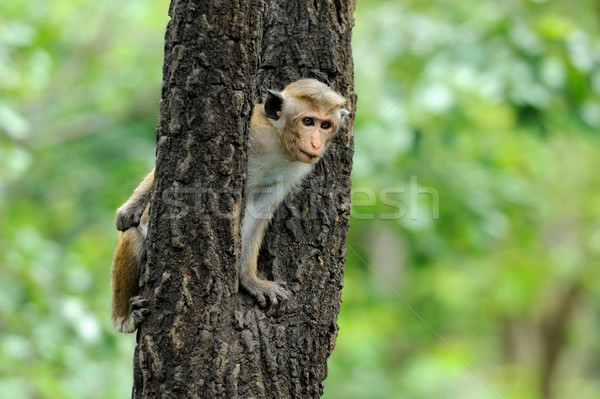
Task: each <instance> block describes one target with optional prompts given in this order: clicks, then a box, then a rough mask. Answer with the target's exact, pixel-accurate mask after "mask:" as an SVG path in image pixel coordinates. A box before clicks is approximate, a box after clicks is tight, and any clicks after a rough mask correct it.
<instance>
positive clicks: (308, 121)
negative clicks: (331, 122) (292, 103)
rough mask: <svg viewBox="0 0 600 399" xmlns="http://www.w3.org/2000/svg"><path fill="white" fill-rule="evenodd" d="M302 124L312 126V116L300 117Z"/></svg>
mask: <svg viewBox="0 0 600 399" xmlns="http://www.w3.org/2000/svg"><path fill="white" fill-rule="evenodd" d="M302 124H303V125H304V126H312V125H314V124H315V122H314V121H313V118H302Z"/></svg>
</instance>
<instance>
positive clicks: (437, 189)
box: [0, 0, 600, 399]
mask: <svg viewBox="0 0 600 399" xmlns="http://www.w3.org/2000/svg"><path fill="white" fill-rule="evenodd" d="M167 8H168V2H167V1H161V2H147V1H141V0H128V1H126V2H116V1H114V0H100V1H97V2H93V4H90V2H88V1H83V0H53V1H52V2H49V1H41V0H37V1H29V2H23V1H16V0H4V1H2V2H1V3H0V397H2V398H63V399H65V398H66V399H69V398H91V399H101V398H106V399H108V398H124V397H129V396H130V394H131V391H130V389H131V378H132V377H131V365H132V354H133V345H134V338H133V336H130V335H116V334H114V333H113V332H112V327H111V324H110V317H109V312H110V300H109V298H110V292H109V267H110V262H111V259H112V252H113V250H114V245H115V237H116V231H115V228H114V225H113V219H114V210H115V209H116V207H117V206H119V205H120V204H121V203H122V202H123V201H124V200H125V199H126V198H127V196H128V195H129V194H130V193H131V191H132V190H133V188H134V187H135V186H136V184H137V183H138V182H139V181H140V179H141V177H142V176H143V175H144V174H145V173H146V172H147V171H148V170H149V168H150V167H151V166H152V165H153V158H154V148H155V144H154V127H155V124H156V118H157V113H158V100H159V97H160V82H161V67H162V50H163V49H162V46H163V36H164V29H165V25H166V22H167V20H168V16H167ZM355 19H356V26H355V29H354V37H353V47H354V49H353V51H354V58H355V59H354V62H355V68H356V92H357V94H358V98H359V102H358V109H357V113H356V125H355V143H356V155H355V165H354V172H353V184H354V191H353V203H354V205H353V216H352V218H351V229H350V232H349V236H348V242H347V245H348V262H347V265H346V279H345V283H346V284H345V288H344V291H343V300H344V302H343V306H342V312H341V314H340V317H339V324H340V327H341V329H340V333H339V337H338V341H337V347H336V349H335V351H334V352H333V355H332V356H331V358H330V360H329V377H328V379H327V380H326V381H325V384H324V385H325V396H324V397H325V398H327V399H341V398H344V399H346V398H348V399H352V398H407V399H430V398H436V399H443V398H461V399H462V398H467V399H469V398H473V399H475V398H477V399H481V398H483V399H486V398H506V399H508V398H511V399H550V398H552V399H554V398H557V399H558V398H561V399H562V398H578V399H587V398H590V399H591V398H598V397H600V338H599V333H598V332H599V331H600V284H599V283H598V281H599V280H600V269H599V267H598V266H599V265H598V263H599V262H598V259H599V255H600V224H599V221H600V146H599V144H600V143H599V139H600V137H599V135H600V133H599V127H600V68H599V64H600V2H598V1H597V0H594V1H590V0H579V1H577V2H573V1H569V0H555V1H543V0H537V1H516V0H504V1H480V2H465V1H459V0H430V1H420V0H396V1H380V0H358V6H357V10H356V13H355Z"/></svg>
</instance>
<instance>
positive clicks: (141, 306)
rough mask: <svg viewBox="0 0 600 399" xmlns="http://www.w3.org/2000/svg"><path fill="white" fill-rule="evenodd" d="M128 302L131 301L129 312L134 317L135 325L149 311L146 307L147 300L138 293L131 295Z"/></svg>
mask: <svg viewBox="0 0 600 399" xmlns="http://www.w3.org/2000/svg"><path fill="white" fill-rule="evenodd" d="M129 302H130V303H131V314H132V316H133V319H134V323H135V325H136V326H137V325H139V324H140V323H141V322H142V321H144V319H145V318H146V315H147V314H148V313H150V309H148V308H147V307H146V305H148V300H147V299H146V298H144V297H142V296H140V295H138V296H134V297H132V298H131V299H130V300H129Z"/></svg>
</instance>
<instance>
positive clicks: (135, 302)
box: [129, 295, 148, 308]
mask: <svg viewBox="0 0 600 399" xmlns="http://www.w3.org/2000/svg"><path fill="white" fill-rule="evenodd" d="M129 302H130V303H131V306H132V307H133V308H142V307H145V306H146V305H147V304H148V300H147V299H146V298H144V297H143V296H141V295H138V296H134V297H131V299H129Z"/></svg>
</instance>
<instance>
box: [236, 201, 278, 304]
mask: <svg viewBox="0 0 600 399" xmlns="http://www.w3.org/2000/svg"><path fill="white" fill-rule="evenodd" d="M261 197H262V198H261ZM273 197H277V196H274V195H273V194H272V193H271V194H270V195H266V196H260V195H256V196H251V198H249V199H248V204H247V205H246V212H245V215H244V221H243V223H242V256H241V259H240V270H239V280H240V285H241V286H242V287H243V288H244V289H245V290H246V291H248V292H249V293H250V294H251V295H252V296H254V297H255V298H256V299H257V300H258V303H259V305H260V307H262V308H264V307H265V306H266V304H267V302H266V298H268V299H269V301H270V302H271V307H278V305H279V302H281V305H280V306H279V310H283V308H285V303H286V302H287V300H288V299H289V293H288V292H287V290H286V289H285V288H284V287H283V286H282V285H281V284H279V283H276V282H274V281H268V280H262V279H260V278H258V276H257V274H256V262H257V260H258V252H259V250H260V245H261V243H262V240H263V237H264V235H265V231H266V230H267V227H268V225H269V221H270V219H271V216H272V214H273V208H274V207H276V206H277V205H278V204H279V202H280V201H279V200H278V198H273Z"/></svg>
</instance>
